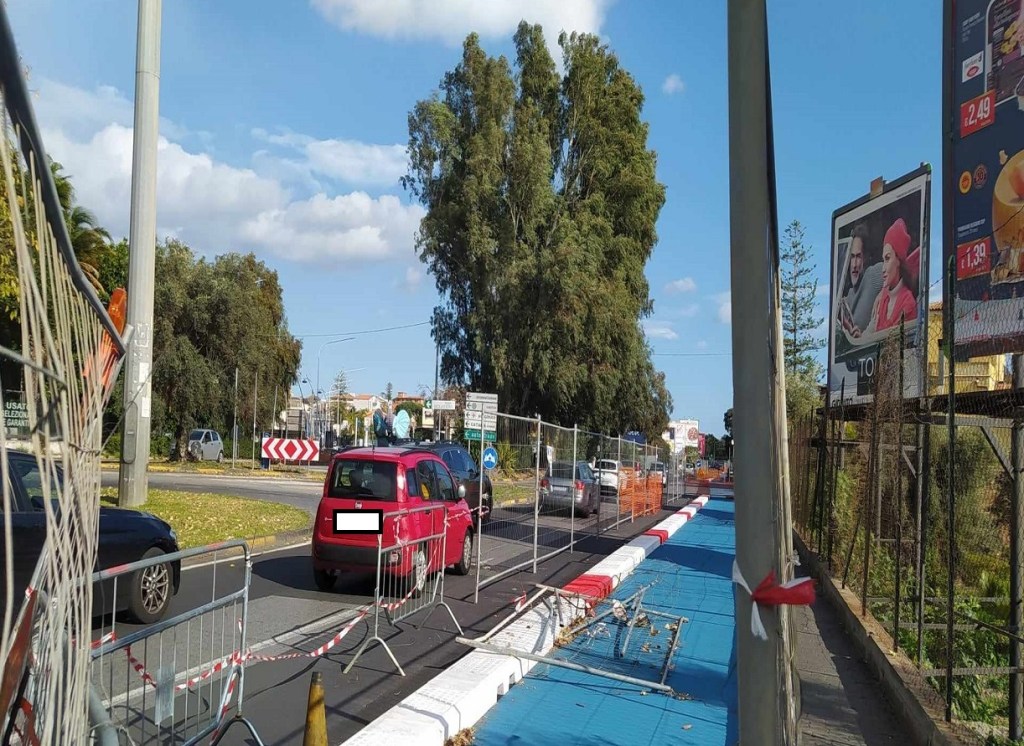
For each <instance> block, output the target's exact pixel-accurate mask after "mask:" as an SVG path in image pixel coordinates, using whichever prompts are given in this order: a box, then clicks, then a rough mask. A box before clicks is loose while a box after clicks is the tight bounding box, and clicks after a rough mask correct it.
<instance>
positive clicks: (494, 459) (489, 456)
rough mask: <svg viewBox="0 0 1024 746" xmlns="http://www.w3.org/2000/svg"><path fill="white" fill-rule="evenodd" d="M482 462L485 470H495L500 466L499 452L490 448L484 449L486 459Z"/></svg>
mask: <svg viewBox="0 0 1024 746" xmlns="http://www.w3.org/2000/svg"><path fill="white" fill-rule="evenodd" d="M481 461H483V464H484V468H485V469H493V468H494V467H495V466H497V465H498V452H497V451H496V450H495V449H494V448H492V447H490V446H488V447H487V448H485V449H484V457H483V458H482V459H481Z"/></svg>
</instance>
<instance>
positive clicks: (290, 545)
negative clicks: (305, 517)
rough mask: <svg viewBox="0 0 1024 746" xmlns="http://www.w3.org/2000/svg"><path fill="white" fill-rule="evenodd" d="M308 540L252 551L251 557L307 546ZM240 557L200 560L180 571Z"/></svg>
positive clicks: (234, 560) (236, 560) (239, 557)
mask: <svg viewBox="0 0 1024 746" xmlns="http://www.w3.org/2000/svg"><path fill="white" fill-rule="evenodd" d="M309 542H310V540H309V539H305V540H303V541H300V542H298V543H297V544H289V545H288V546H286V547H274V548H272V549H265V550H263V551H262V552H253V554H252V556H253V559H255V558H256V557H262V556H263V555H264V554H273V553H274V552H283V551H285V550H286V549H298V548H299V547H304V546H307V545H308V544H309ZM241 559H242V557H241V556H240V555H237V554H234V555H232V556H230V557H222V558H221V559H215V560H210V561H209V562H200V563H199V564H197V565H189V566H187V567H183V568H181V571H182V572H185V571H187V570H197V569H199V568H200V567H209V566H210V565H219V564H221V563H222V562H238V561H240V560H241Z"/></svg>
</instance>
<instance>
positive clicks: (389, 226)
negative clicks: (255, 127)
mask: <svg viewBox="0 0 1024 746" xmlns="http://www.w3.org/2000/svg"><path fill="white" fill-rule="evenodd" d="M422 217H423V208H422V207H420V206H419V205H403V204H402V203H401V201H400V200H399V199H398V197H395V196H393V195H390V194H385V195H383V196H381V197H377V198H373V197H370V195H368V194H366V193H365V192H352V193H351V194H342V195H339V196H337V197H328V196H326V195H324V194H317V195H315V196H314V197H312V198H310V199H308V200H304V201H301V202H291V203H289V204H288V205H286V206H283V207H276V208H273V209H269V210H263V211H261V212H260V213H259V214H257V215H256V216H255V217H252V218H249V219H247V220H246V221H245V222H244V223H243V224H242V226H241V236H242V238H243V239H245V240H246V241H247V242H248V243H249V244H251V245H255V246H257V247H262V248H263V249H265V250H266V251H268V252H270V253H272V254H277V255H279V256H282V257H285V258H288V259H295V260H298V261H307V260H308V261H316V260H319V259H327V258H332V259H386V258H389V257H392V256H394V255H395V254H396V253H397V252H396V249H397V248H398V247H400V246H403V244H404V245H405V246H404V247H406V248H407V247H411V245H412V244H411V240H410V239H411V237H412V236H413V234H415V232H416V228H417V227H419V223H420V219H421V218H422Z"/></svg>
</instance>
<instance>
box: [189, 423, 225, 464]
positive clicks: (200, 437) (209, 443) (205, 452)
mask: <svg viewBox="0 0 1024 746" xmlns="http://www.w3.org/2000/svg"><path fill="white" fill-rule="evenodd" d="M188 457H189V458H190V459H192V460H193V461H216V462H218V463H220V462H222V461H223V460H224V441H222V440H221V439H220V433H218V432H217V431H216V430H193V431H192V432H190V433H189V434H188Z"/></svg>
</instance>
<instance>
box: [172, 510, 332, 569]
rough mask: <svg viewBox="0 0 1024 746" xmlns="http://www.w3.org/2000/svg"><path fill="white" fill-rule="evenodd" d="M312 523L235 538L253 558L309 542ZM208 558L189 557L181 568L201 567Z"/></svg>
mask: <svg viewBox="0 0 1024 746" xmlns="http://www.w3.org/2000/svg"><path fill="white" fill-rule="evenodd" d="M312 529H313V522H312V521H310V524H309V525H308V526H306V527H305V528H296V529H293V530H291V531H282V532H281V533H279V534H268V535H267V536H256V537H254V538H251V539H249V538H245V537H241V536H239V537H235V538H239V539H242V540H243V541H245V542H246V543H247V544H248V545H249V549H250V551H251V552H252V555H253V556H254V557H256V556H258V555H260V554H266V553H267V552H271V551H273V550H275V549H278V548H280V547H287V546H291V545H294V544H300V543H303V542H309V541H310V540H311V537H312ZM239 556H241V555H239ZM209 561H210V559H209V557H206V556H203V555H200V556H197V557H189V558H187V559H185V560H182V563H181V566H182V568H188V567H191V566H192V565H202V564H206V563H207V562H209Z"/></svg>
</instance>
